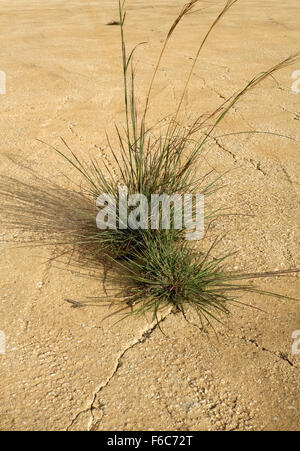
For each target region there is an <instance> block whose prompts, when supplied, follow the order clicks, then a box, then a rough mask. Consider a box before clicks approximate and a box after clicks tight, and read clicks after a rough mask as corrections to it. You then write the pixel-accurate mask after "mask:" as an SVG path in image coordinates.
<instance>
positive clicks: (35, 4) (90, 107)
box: [0, 0, 300, 430]
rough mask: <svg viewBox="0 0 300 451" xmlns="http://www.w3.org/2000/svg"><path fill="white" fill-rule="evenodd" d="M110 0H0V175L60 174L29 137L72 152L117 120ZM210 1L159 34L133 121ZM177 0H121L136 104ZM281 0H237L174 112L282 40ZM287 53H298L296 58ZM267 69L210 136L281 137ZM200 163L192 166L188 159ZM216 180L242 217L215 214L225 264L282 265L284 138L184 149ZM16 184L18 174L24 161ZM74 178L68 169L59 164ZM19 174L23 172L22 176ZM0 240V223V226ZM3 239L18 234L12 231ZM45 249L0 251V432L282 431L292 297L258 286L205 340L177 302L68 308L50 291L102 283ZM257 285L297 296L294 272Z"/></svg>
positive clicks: (290, 179)
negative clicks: (141, 314) (132, 53)
mask: <svg viewBox="0 0 300 451" xmlns="http://www.w3.org/2000/svg"><path fill="white" fill-rule="evenodd" d="M116 3H117V2H115V1H106V0H102V1H101V2H100V1H96V0H91V1H88V0H69V1H68V2H66V1H64V0H51V1H48V2H45V1H43V0H35V1H33V0H31V1H28V0H26V1H25V0H3V1H1V2H0V22H1V27H0V30H1V31H0V33H1V42H2V45H1V59H0V62H1V63H0V64H1V67H0V69H1V70H2V71H5V72H6V75H7V92H6V95H1V96H0V100H1V128H0V134H1V156H0V164H1V173H2V174H9V175H11V176H13V177H18V178H19V179H21V180H22V179H23V178H24V179H25V175H24V173H23V172H22V171H21V170H20V169H17V168H16V167H15V166H14V164H13V163H12V162H11V161H10V160H9V159H8V156H14V158H18V159H19V161H25V160H26V161H27V162H29V165H30V167H31V168H33V169H34V170H36V171H38V172H39V173H40V174H41V175H42V176H45V177H48V178H52V179H56V180H57V181H58V182H60V181H61V180H63V177H62V175H61V171H62V170H63V171H64V172H67V173H68V171H69V169H67V168H66V170H65V169H64V167H63V166H62V162H61V160H60V159H59V158H58V157H57V156H56V155H55V154H54V153H53V152H51V151H50V150H49V149H48V148H47V147H46V146H43V145H42V144H41V143H40V142H38V141H36V138H39V139H42V140H45V141H47V142H48V143H50V144H57V145H59V146H60V144H59V136H63V137H64V138H65V139H66V140H67V141H68V143H69V145H70V146H72V148H73V149H74V150H75V151H76V152H78V153H79V154H80V155H83V154H84V153H88V152H89V151H91V149H93V148H94V145H95V144H96V145H98V146H105V135H104V131H105V130H108V131H110V130H111V128H112V123H113V121H118V122H119V123H122V120H123V105H122V102H121V97H120V96H121V92H122V89H121V86H122V84H121V66H120V43H119V30H118V27H114V26H107V25H106V24H107V22H109V21H112V20H115V19H117V7H116ZM223 3H224V2H222V1H219V0H216V1H215V2H210V1H205V2H203V6H204V7H205V9H204V10H203V11H202V12H201V13H200V14H199V15H191V16H189V17H188V18H186V20H185V22H184V23H182V25H181V26H180V28H179V29H178V32H177V33H176V36H175V37H174V39H172V41H171V42H170V46H169V51H168V53H167V55H166V57H165V58H164V60H163V62H162V66H161V69H160V71H159V74H158V78H157V83H156V85H155V90H154V95H153V102H152V106H151V110H150V114H149V120H150V119H158V118H159V117H163V116H164V115H165V114H168V113H171V112H172V111H173V110H174V109H175V105H176V99H177V98H178V96H179V94H180V92H181V89H182V87H183V82H184V80H185V76H186V73H187V70H188V67H189V65H190V64H191V58H192V56H193V55H194V53H195V50H196V47H197V42H199V39H200V38H201V36H203V33H204V32H205V30H206V29H207V26H208V24H209V23H210V22H211V20H212V18H213V17H214V15H215V13H216V12H217V11H218V10H219V9H220V7H221V5H222V4H223ZM181 5H182V1H181V0H172V1H171V0H154V1H151V2H148V1H145V0H130V1H128V21H127V26H128V44H129V46H131V45H133V44H136V43H138V42H141V41H147V44H145V45H144V47H143V49H139V51H138V52H137V54H136V76H137V82H138V92H137V94H138V96H139V99H140V102H141V104H142V101H143V99H144V95H145V88H146V87H147V85H148V83H149V80H150V76H151V72H152V69H153V66H154V63H155V61H156V58H157V55H158V51H159V48H160V44H161V42H162V40H163V38H164V36H165V33H166V30H167V28H168V26H169V25H170V23H171V21H172V19H173V18H174V17H175V15H176V13H177V12H178V10H179V9H180V6H181ZM299 23H300V8H299V0H288V1H286V2H279V1H273V0H263V1H262V0H251V1H250V0H244V1H243V0H241V1H240V2H239V4H237V5H236V6H235V7H234V9H232V11H231V12H230V13H229V14H228V15H227V16H226V18H224V20H223V22H222V24H220V25H219V26H218V29H217V32H216V33H215V34H214V36H213V37H211V38H210V40H209V43H208V45H207V46H206V48H205V50H204V51H203V54H202V58H201V61H200V62H199V64H198V65H197V67H196V69H195V73H194V76H193V80H192V84H191V87H190V89H189V92H188V95H187V98H186V99H185V104H184V112H185V115H187V116H192V115H196V114H197V113H203V112H207V111H211V110H212V108H213V107H215V106H217V105H218V104H219V103H220V102H222V99H224V97H228V96H229V95H231V94H232V93H233V92H234V91H236V90H237V89H238V88H240V87H242V86H244V84H245V83H246V82H247V80H249V79H250V78H251V77H252V76H253V75H255V74H256V73H258V72H260V71H262V70H264V69H266V68H268V67H269V66H271V65H273V64H275V63H277V62H278V61H279V60H280V59H283V58H285V57H286V56H288V55H289V54H291V53H293V52H295V51H297V50H299V42H300V39H299V38H300V32H299ZM299 64H300V63H299ZM299 69H300V65H298V67H297V66H295V67H293V68H288V69H285V70H284V71H283V72H282V73H280V74H278V75H277V77H276V78H277V81H278V83H277V84H276V83H275V82H274V81H267V82H265V83H264V84H263V85H262V86H261V87H259V88H258V89H257V90H256V91H253V92H252V93H250V94H249V95H248V96H247V98H244V99H243V100H242V101H241V102H240V103H239V104H238V105H237V106H236V108H235V110H234V111H232V112H231V114H230V117H228V119H226V121H225V123H224V125H223V129H222V130H223V131H224V132H230V131H232V130H233V131H238V130H249V129H253V130H265V131H272V132H277V133H281V134H285V135H289V136H291V137H294V138H295V137H297V136H298V138H299V118H300V116H299V115H300V106H299V101H300V94H298V95H297V94H295V93H293V92H292V89H291V86H292V83H293V79H292V73H293V71H294V70H299ZM199 164H200V163H199ZM202 164H203V166H204V167H206V166H207V167H214V168H215V169H216V170H217V171H219V172H220V173H221V172H222V171H225V170H228V169H230V172H228V173H227V174H226V175H225V176H224V179H225V182H226V189H225V190H224V191H223V192H222V194H218V195H217V197H216V203H218V202H219V203H222V202H225V203H226V204H227V205H230V207H232V209H233V210H234V211H236V212H240V213H243V214H248V215H250V216H233V217H230V218H224V219H223V220H221V221H220V223H219V224H218V225H217V226H215V229H214V230H213V232H214V233H222V232H225V231H226V232H228V233H227V235H226V238H225V241H224V245H223V248H224V250H226V251H235V250H237V251H238V254H236V255H234V256H233V257H232V258H231V260H230V266H231V267H234V268H236V269H244V270H247V271H266V270H275V269H285V268H295V267H297V266H298V267H300V261H299V182H300V179H299V173H300V171H299V169H300V165H299V143H296V142H294V141H291V140H286V139H280V138H276V137H272V136H263V135H259V136H258V135H256V136H254V137H252V138H251V139H250V138H249V137H247V136H245V137H244V138H243V139H241V136H240V137H239V139H238V138H237V137H236V136H235V137H228V138H226V139H223V140H221V141H220V142H219V145H217V143H215V145H214V146H211V147H209V148H208V149H207V151H206V153H205V155H204V157H203V162H202ZM26 177H27V179H26V180H28V175H26ZM73 177H74V176H73ZM29 179H30V176H29ZM1 236H3V240H4V239H5V238H6V237H7V236H8V237H10V236H11V231H8V233H6V231H5V230H1ZM15 238H16V239H17V238H18V235H17V234H15ZM51 255H52V254H51V249H44V248H34V249H28V248H26V249H24V248H23V249H19V248H14V247H12V246H11V245H6V244H3V245H2V247H1V255H0V258H1V269H0V271H1V273H0V274H1V286H0V330H2V331H4V332H5V334H6V341H7V347H6V354H4V355H0V387H1V389H0V428H1V429H2V430H4V429H8V430H30V429H33V430H41V429H43V430H79V429H83V430H106V429H119V430H134V429H137V430H143V429H152V430H161V429H165V430H172V429H173V430H185V429H186V430H207V429H210V430H219V429H226V430H232V429H234V430H261V429H275V430H280V429H290V430H299V429H300V427H299V415H300V414H299V409H300V403H299V393H300V378H299V371H300V355H294V354H293V353H292V343H293V339H292V332H293V331H294V330H299V329H300V309H299V305H298V304H297V303H295V302H290V301H277V300H274V299H268V298H262V297H261V296H254V295H246V296H244V299H243V300H244V301H245V302H247V303H249V304H252V305H256V306H258V307H260V308H263V309H264V310H265V311H266V313H262V312H260V311H257V310H254V309H248V308H245V309H232V315H231V317H230V318H228V319H226V321H225V322H226V324H225V326H220V325H216V326H215V327H216V329H217V331H218V333H219V342H217V341H216V339H215V338H214V334H213V333H210V336H209V337H208V338H207V336H206V335H205V334H201V333H200V332H199V330H198V329H197V328H196V327H193V326H191V325H190V324H188V323H187V322H186V321H184V319H183V318H182V317H181V316H179V315H173V314H170V315H168V316H167V317H166V318H165V320H164V321H163V322H162V324H161V325H162V327H163V330H164V332H165V333H166V334H167V335H168V337H165V336H164V335H163V334H162V333H161V332H160V331H159V329H158V328H156V327H154V324H151V321H150V322H147V320H146V319H142V318H140V319H139V318H130V319H127V320H126V321H123V322H121V323H119V324H117V325H115V326H113V323H114V322H115V319H109V320H107V321H106V322H102V319H103V317H104V316H105V315H106V314H107V312H108V310H107V308H104V307H102V306H101V303H99V306H97V305H96V306H93V307H88V308H83V309H73V308H71V306H70V304H68V303H66V302H64V299H65V298H70V299H83V298H84V297H85V296H96V295H98V296H101V295H103V296H104V293H103V286H102V282H101V281H98V280H89V279H83V278H80V277H78V275H77V274H75V273H72V272H70V271H64V270H62V269H59V268H57V266H56V265H55V264H52V263H49V262H48V263H45V260H46V259H47V258H49V257H50V256H51ZM260 286H261V287H262V288H265V289H266V290H271V291H277V292H281V293H284V294H286V295H289V296H294V297H297V296H298V297H299V288H300V284H299V278H298V277H297V276H289V277H286V278H284V279H280V280H279V279H278V278H277V279H265V280H262V281H261V282H260Z"/></svg>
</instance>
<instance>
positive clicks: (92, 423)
mask: <svg viewBox="0 0 300 451" xmlns="http://www.w3.org/2000/svg"><path fill="white" fill-rule="evenodd" d="M171 313H172V311H170V312H169V313H167V314H166V315H165V316H164V317H163V318H162V319H161V320H160V321H158V322H156V323H155V324H154V325H153V326H152V327H150V329H146V330H145V331H143V333H142V335H141V337H140V338H137V339H134V341H133V342H132V343H131V344H130V345H129V346H128V347H127V348H125V349H124V350H123V351H122V352H121V353H120V354H119V357H118V358H117V364H116V366H115V368H114V370H113V372H112V374H111V375H110V376H109V378H108V379H107V380H106V382H105V383H104V384H103V385H101V386H100V387H98V388H97V389H96V391H95V393H94V395H93V398H92V401H91V403H90V405H89V407H87V408H86V409H83V410H80V412H78V413H77V414H76V415H75V416H74V418H73V419H72V420H71V423H70V424H69V426H67V427H66V429H65V430H66V431H69V430H70V429H71V427H72V426H73V425H74V424H75V423H76V421H77V420H78V418H79V417H80V415H82V414H83V413H87V412H90V415H91V418H90V421H89V423H88V430H89V431H92V430H94V429H95V428H97V426H98V425H99V424H100V422H101V419H102V417H103V412H102V415H101V418H97V419H96V418H95V415H94V411H95V410H99V409H97V408H96V407H95V402H96V400H97V396H98V395H99V393H101V391H102V390H103V389H104V388H105V387H107V386H108V385H109V383H110V381H111V380H112V379H113V377H114V376H115V375H116V373H117V372H118V370H119V368H120V367H121V360H122V358H123V357H124V355H125V354H126V352H127V351H129V350H130V349H132V348H134V347H135V346H136V345H138V344H140V343H144V342H145V341H146V340H147V339H148V338H149V337H150V335H151V334H152V332H154V330H155V329H156V328H159V327H160V323H162V322H163V321H165V319H166V318H167V317H168V316H169V315H170V314H171ZM101 407H104V406H103V405H101V404H100V403H99V408H100V409H101Z"/></svg>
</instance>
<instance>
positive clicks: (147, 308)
mask: <svg viewBox="0 0 300 451" xmlns="http://www.w3.org/2000/svg"><path fill="white" fill-rule="evenodd" d="M236 2H237V0H228V1H227V2H226V4H225V6H224V8H223V9H222V10H221V12H220V14H219V15H218V16H217V17H216V19H215V20H214V21H213V23H212V25H211V26H210V27H209V29H208V32H207V33H206V35H205V37H204V38H203V40H202V41H201V42H200V45H199V47H198V49H197V52H196V55H195V58H194V60H193V64H192V67H191V69H190V72H189V74H188V77H187V80H186V83H185V85H184V89H183V92H182V95H181V96H180V99H179V102H178V105H177V109H176V113H175V114H174V116H173V117H172V118H171V119H170V120H169V121H168V124H167V126H165V127H162V123H161V122H159V123H158V124H156V125H154V126H148V124H147V112H148V109H149V105H150V103H151V94H152V91H153V86H154V82H155V77H156V75H157V72H158V69H159V66H160V63H161V60H162V57H163V55H164V52H165V50H166V48H167V45H168V43H169V40H170V37H171V36H172V34H173V33H174V32H175V30H176V27H177V26H178V24H179V23H180V21H181V20H183V18H184V17H185V16H187V15H188V14H189V13H191V12H193V11H194V8H195V6H196V5H197V4H198V3H199V1H198V0H192V1H189V2H188V3H186V4H185V5H184V6H183V8H182V10H181V11H180V13H179V15H178V16H177V18H176V19H175V21H174V22H173V24H172V25H171V27H170V29H169V31H168V33H167V36H166V38H165V41H164V44H163V47H162V50H161V52H160V54H159V57H158V61H157V64H156V66H155V69H154V72H153V76H152V79H151V81H150V85H149V89H148V92H147V95H146V102H145V107H144V109H143V112H142V114H141V115H139V112H138V110H137V106H136V98H135V77H134V70H133V66H132V59H133V55H134V52H135V49H136V47H135V48H134V49H133V50H132V51H131V52H130V53H129V54H128V53H127V49H126V39H125V28H124V27H125V18H126V10H125V2H123V3H121V2H120V1H119V21H118V22H119V25H120V32H121V45H122V62H123V66H122V67H123V80H124V105H125V127H124V129H120V128H119V127H117V126H116V138H117V143H118V148H117V150H116V148H115V147H114V146H113V145H111V142H110V139H109V137H107V143H108V149H109V151H110V156H111V159H112V160H113V161H114V167H115V171H114V172H112V171H111V168H110V167H109V166H108V165H107V163H106V162H105V160H104V159H102V158H101V155H100V158H91V159H90V161H88V162H84V161H81V160H80V159H79V158H78V157H77V156H76V154H75V153H74V152H73V151H72V149H71V148H70V147H69V146H68V144H67V143H66V142H65V140H63V144H64V146H65V148H66V150H65V151H64V152H62V151H61V150H59V149H57V148H55V150H56V151H57V152H58V153H59V154H60V155H61V156H62V157H63V158H64V160H65V161H66V162H67V163H68V164H71V165H72V167H73V168H74V169H75V170H76V171H78V172H79V173H80V175H81V177H82V179H83V180H84V182H85V183H84V187H81V190H80V193H78V192H77V193H76V194H74V193H75V192H72V191H68V190H65V191H63V190H62V189H59V188H58V187H54V188H53V189H52V190H50V192H49V190H48V189H42V191H40V192H39V191H38V190H37V191H36V193H33V190H32V189H31V188H30V187H29V186H28V185H18V187H17V184H16V183H13V182H12V181H10V188H8V187H7V186H5V183H2V185H1V186H0V187H1V192H2V196H5V197H6V199H16V198H17V199H18V200H19V201H20V202H21V203H22V202H23V205H25V206H26V208H27V210H26V213H23V216H24V215H27V216H26V217H27V221H25V223H24V221H23V217H22V213H21V216H19V218H21V219H19V226H20V227H21V223H23V225H22V226H23V227H24V228H26V227H27V229H28V230H30V229H31V230H32V229H33V230H35V231H43V230H48V233H49V225H50V226H51V227H50V231H52V232H53V235H55V234H56V235H57V236H58V237H61V242H62V243H63V244H72V245H73V246H78V245H80V247H81V248H82V249H85V250H87V249H88V252H86V253H85V254H86V255H87V254H88V253H89V257H88V258H86V259H85V264H87V261H88V260H89V261H94V262H98V261H100V260H101V258H103V256H105V257H107V256H109V258H110V259H112V260H113V261H114V262H117V264H118V265H119V266H118V267H119V268H120V269H121V270H122V271H124V273H126V277H127V279H128V282H129V286H128V288H126V289H125V290H124V292H123V293H122V296H123V302H124V306H121V310H120V311H125V313H126V314H127V311H128V306H130V307H131V310H130V313H138V314H147V313H149V312H150V313H152V314H153V316H154V318H155V319H156V320H157V321H159V319H158V318H159V317H158V314H159V313H161V312H162V311H164V310H165V309H168V308H170V307H171V308H172V309H173V310H174V311H178V312H181V313H182V314H183V315H184V317H186V311H187V310H188V309H189V308H194V309H195V310H196V312H197V314H198V315H199V318H200V322H201V323H202V322H203V320H205V321H207V322H208V323H210V320H211V319H218V316H219V314H228V313H229V310H228V303H229V302H235V303H241V304H242V302H241V301H239V300H238V299H237V297H236V295H237V293H241V292H255V293H261V294H265V295H270V296H275V297H278V298H285V299H289V298H288V297H286V296H283V295H278V294H276V293H269V292H265V291H263V290H259V289H258V288H255V287H254V286H252V285H251V284H250V283H245V282H242V281H244V280H246V279H253V278H259V277H267V276H268V277H270V276H277V275H284V274H289V273H291V272H298V270H286V271H277V272H268V273H256V274H246V273H245V274H241V273H237V272H230V271H228V270H226V269H225V268H224V266H223V265H224V261H225V259H226V258H227V256H223V257H221V258H214V257H213V256H212V250H213V248H214V247H215V245H216V244H217V242H218V240H217V239H215V240H214V242H213V243H214V244H213V245H212V247H211V248H210V249H209V250H208V251H206V252H204V251H203V252H201V253H200V254H199V253H196V252H195V251H194V250H193V249H192V248H191V246H190V245H189V243H187V242H186V241H185V240H184V233H185V229H184V228H182V229H180V230H177V229H175V228H174V224H173V223H172V222H171V228H170V230H163V229H162V228H161V227H160V228H159V229H158V230H151V229H150V227H149V229H148V230H142V229H133V228H131V227H128V228H126V229H121V228H120V227H119V226H120V223H121V219H120V217H119V216H117V228H116V229H110V228H107V229H105V230H99V229H97V228H96V224H95V216H96V215H95V200H96V199H97V197H98V196H99V195H100V194H102V193H107V194H110V195H112V196H114V198H116V199H117V201H118V197H119V187H120V185H122V186H126V187H127V190H128V195H130V194H136V193H139V194H143V195H144V196H145V197H146V199H147V200H148V202H150V199H151V195H152V194H163V193H165V194H168V195H172V194H175V193H177V194H181V195H183V194H186V193H202V194H205V195H206V196H208V195H210V194H212V193H214V192H215V190H216V189H217V188H218V181H219V178H218V177H216V178H213V177H212V174H211V173H208V174H205V175H204V176H203V177H201V178H200V179H197V178H196V175H195V173H196V172H195V167H196V164H197V162H198V157H199V155H201V152H202V150H203V148H204V147H205V146H206V144H207V143H208V142H210V141H211V140H213V139H214V138H215V134H214V133H215V130H216V129H217V127H218V126H219V124H220V123H221V121H222V120H223V119H224V117H225V116H226V115H227V114H228V113H229V111H230V110H231V109H232V108H233V106H234V105H235V104H236V103H237V102H238V101H239V99H240V98H241V97H242V96H244V95H245V94H246V93H247V92H249V90H251V89H253V88H255V87H256V86H257V85H258V84H259V83H261V82H262V81H263V80H264V79H266V78H267V77H269V76H273V74H274V73H276V72H277V71H278V70H280V69H282V68H284V67H287V66H289V65H291V64H293V63H295V62H296V61H298V60H299V57H300V54H295V55H292V56H290V57H288V58H286V59H285V60H283V61H281V62H279V63H278V64H276V65H274V66H273V67H271V68H269V69H268V70H266V71H264V72H262V73H260V74H258V75H257V76H255V77H253V78H252V79H251V80H250V81H249V83H247V84H246V86H245V87H243V88H242V89H241V90H239V91H238V92H236V93H235V94H233V95H232V96H231V97H229V98H228V99H226V100H225V101H224V102H223V103H222V104H221V105H220V106H219V107H218V108H217V109H216V110H214V111H213V112H211V113H209V114H205V115H204V114H203V115H201V116H199V117H198V118H196V120H195V121H194V122H193V123H192V125H190V126H189V127H183V126H180V125H179V123H178V117H179V115H180V111H181V106H182V102H183V99H184V97H185V95H186V92H187V87H188V85H189V83H190V80H191V76H192V73H193V70H194V68H195V65H196V63H197V61H198V59H199V57H200V54H201V50H202V48H203V46H204V45H205V43H206V42H207V39H208V38H209V36H210V34H211V32H212V31H213V30H214V28H215V27H216V26H217V24H218V23H219V21H220V20H221V19H222V17H223V16H224V14H225V13H227V12H228V11H229V9H230V8H231V7H232V6H234V4H235V3H236ZM116 24H117V23H111V25H116ZM140 117H141V119H140ZM251 133H264V132H261V131H251ZM73 194H74V196H73ZM72 197H73V201H72V202H71V204H70V203H68V200H67V199H68V198H72ZM42 199H43V200H42ZM36 205H39V208H37V209H36V208H35V206H36ZM56 210H57V211H59V212H60V213H59V214H58V216H57V214H56ZM66 211H68V212H69V213H70V215H71V212H76V215H75V216H74V219H73V222H72V221H71V222H68V223H67V225H66V224H65V223H64V218H65V217H66V216H65V215H66ZM116 211H117V212H118V205H117V210H116ZM218 214H219V213H218V211H214V210H213V208H207V204H206V220H212V219H215V218H217V216H218ZM193 219H195V218H193ZM149 221H150V218H149ZM12 223H15V224H16V221H15V220H14V219H12ZM70 224H72V225H70ZM66 237H67V238H66ZM116 302H117V303H118V304H119V303H120V301H119V300H117V301H116Z"/></svg>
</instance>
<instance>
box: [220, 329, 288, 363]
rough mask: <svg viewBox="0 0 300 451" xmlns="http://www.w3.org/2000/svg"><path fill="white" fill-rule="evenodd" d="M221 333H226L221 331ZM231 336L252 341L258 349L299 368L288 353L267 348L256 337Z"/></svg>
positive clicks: (247, 341) (246, 341)
mask: <svg viewBox="0 0 300 451" xmlns="http://www.w3.org/2000/svg"><path fill="white" fill-rule="evenodd" d="M220 335H223V336H224V335H225V336H226V334H225V333H222V332H220ZM228 336H229V337H230V336H231V337H234V338H237V339H239V340H242V341H244V342H245V343H251V344H253V345H254V346H255V347H256V348H257V349H259V350H260V351H263V352H269V353H270V354H272V355H274V356H275V357H277V358H279V359H281V360H284V361H285V362H287V363H288V364H289V365H290V366H291V367H294V368H297V365H295V364H294V363H293V362H291V361H290V359H289V358H288V356H287V354H286V353H284V352H282V351H272V350H271V349H267V348H265V347H264V346H262V345H260V344H259V343H258V342H257V341H256V340H255V339H254V338H247V337H246V336H245V335H242V336H239V335H234V334H231V335H228Z"/></svg>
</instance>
